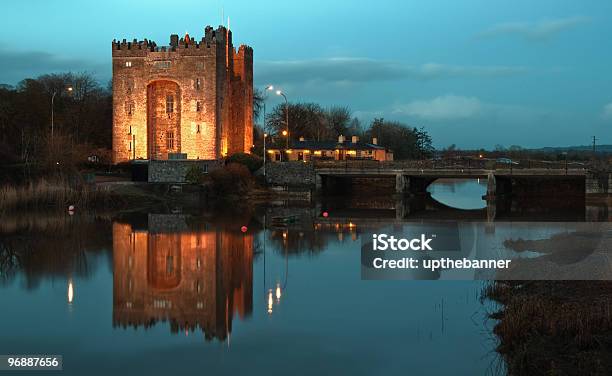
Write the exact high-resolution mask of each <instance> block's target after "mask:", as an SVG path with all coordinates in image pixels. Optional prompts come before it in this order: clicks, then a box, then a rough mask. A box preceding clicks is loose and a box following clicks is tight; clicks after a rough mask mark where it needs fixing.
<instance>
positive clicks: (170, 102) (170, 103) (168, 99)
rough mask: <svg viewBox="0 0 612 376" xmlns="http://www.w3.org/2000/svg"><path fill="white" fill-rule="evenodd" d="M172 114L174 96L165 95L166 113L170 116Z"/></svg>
mask: <svg viewBox="0 0 612 376" xmlns="http://www.w3.org/2000/svg"><path fill="white" fill-rule="evenodd" d="M173 112H174V96H173V95H172V94H168V95H166V113H167V114H171V113H173Z"/></svg>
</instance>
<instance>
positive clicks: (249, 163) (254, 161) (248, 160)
mask: <svg viewBox="0 0 612 376" xmlns="http://www.w3.org/2000/svg"><path fill="white" fill-rule="evenodd" d="M225 163H226V164H230V163H239V164H241V165H244V166H246V168H248V169H249V171H251V173H253V172H255V171H257V170H259V168H260V167H261V166H262V165H263V161H262V159H261V158H259V157H258V156H256V155H253V154H247V153H236V154H232V155H231V156H229V157H228V158H227V159H226V160H225Z"/></svg>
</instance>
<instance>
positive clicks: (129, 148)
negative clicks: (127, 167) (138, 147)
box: [128, 141, 132, 151]
mask: <svg viewBox="0 0 612 376" xmlns="http://www.w3.org/2000/svg"><path fill="white" fill-rule="evenodd" d="M128 151H132V141H130V145H129V146H128Z"/></svg>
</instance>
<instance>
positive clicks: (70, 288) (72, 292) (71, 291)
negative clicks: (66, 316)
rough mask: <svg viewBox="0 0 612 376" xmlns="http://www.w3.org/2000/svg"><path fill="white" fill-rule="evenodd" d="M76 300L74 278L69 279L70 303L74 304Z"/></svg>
mask: <svg viewBox="0 0 612 376" xmlns="http://www.w3.org/2000/svg"><path fill="white" fill-rule="evenodd" d="M73 301H74V285H73V284H72V279H69V280H68V304H72V302H73Z"/></svg>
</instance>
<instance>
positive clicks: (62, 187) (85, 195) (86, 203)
mask: <svg viewBox="0 0 612 376" xmlns="http://www.w3.org/2000/svg"><path fill="white" fill-rule="evenodd" d="M121 201H122V200H119V197H118V196H117V195H116V194H114V193H113V192H112V191H111V190H110V189H108V188H106V187H98V186H91V185H79V186H73V185H70V184H69V183H68V182H66V181H55V182H50V181H47V180H39V181H37V182H33V183H29V184H26V185H23V186H4V187H1V188H0V211H2V212H6V211H11V210H40V209H48V208H64V207H65V208H67V207H68V206H70V205H73V206H75V207H78V208H84V207H85V208H93V207H112V206H116V205H117V204H119V203H120V202H121Z"/></svg>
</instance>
